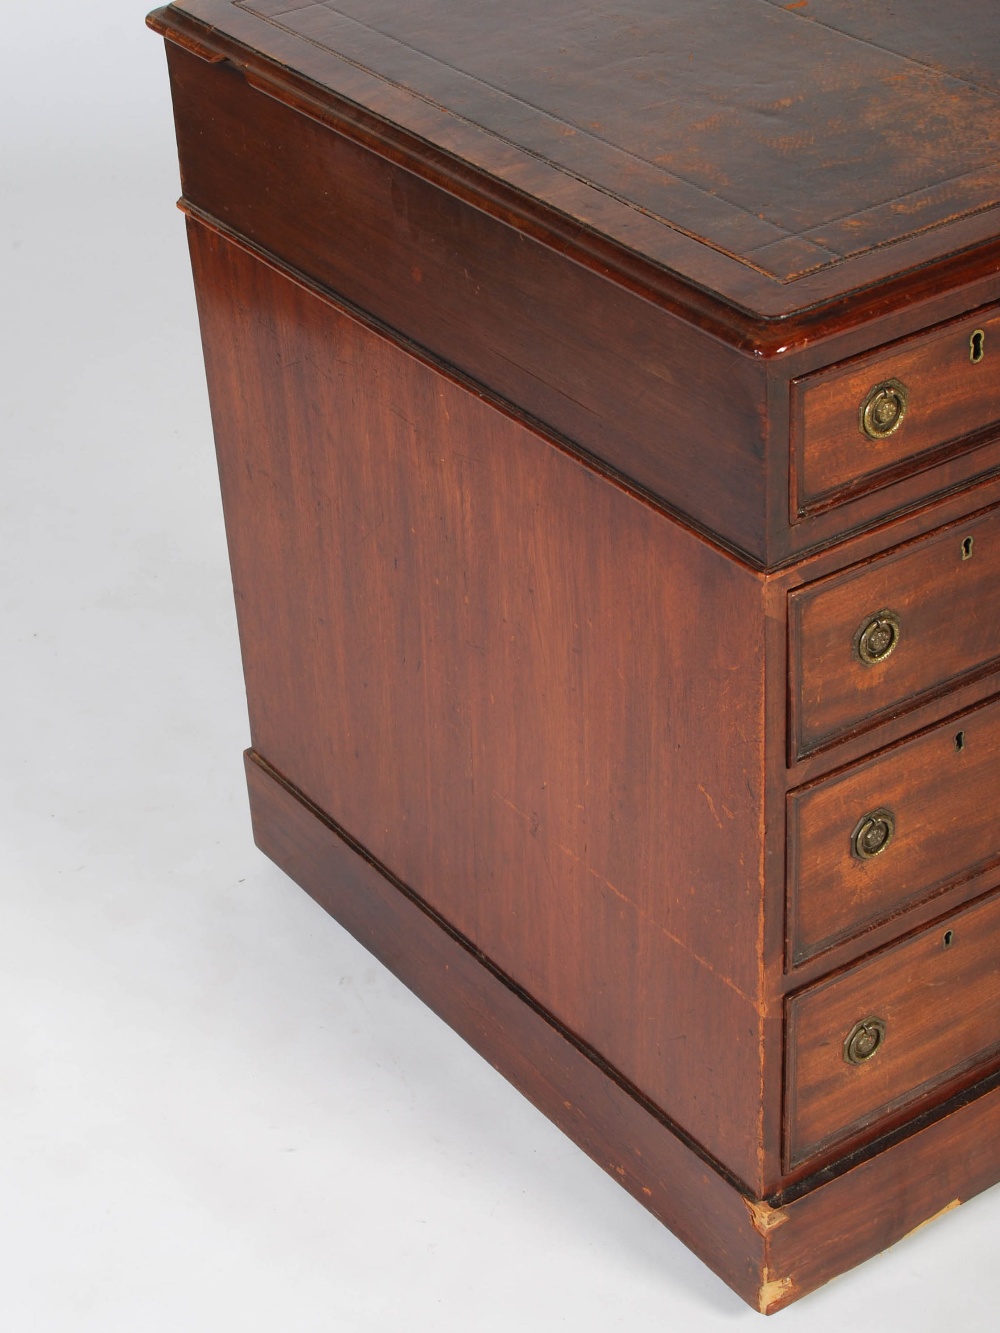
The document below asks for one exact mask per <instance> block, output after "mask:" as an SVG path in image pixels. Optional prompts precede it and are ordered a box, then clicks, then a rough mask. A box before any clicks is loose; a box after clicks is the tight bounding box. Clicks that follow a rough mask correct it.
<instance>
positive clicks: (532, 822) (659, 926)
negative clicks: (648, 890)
mask: <svg viewBox="0 0 1000 1333" xmlns="http://www.w3.org/2000/svg"><path fill="white" fill-rule="evenodd" d="M706 794H707V793H706ZM493 795H494V796H495V797H496V799H497V800H498V801H502V802H503V804H504V805H505V806H507V808H508V810H512V811H513V812H514V814H515V815H517V816H518V818H519V819H523V820H524V821H525V823H526V824H527V825H528V827H529V829H530V830H531V836H532V837H533V838H536V839H537V838H538V834H539V831H540V830H541V827H542V826H541V824H540V822H539V820H538V816H537V815H534V814H531V813H529V811H527V810H521V809H520V808H519V807H518V806H516V805H515V804H514V802H513V801H511V800H508V799H507V797H506V796H502V795H501V794H500V792H498V791H497V790H496V789H495V788H494V791H493ZM709 799H711V798H709ZM719 827H720V828H721V827H722V825H721V824H720V825H719ZM552 846H553V847H555V848H556V849H557V851H560V852H562V853H563V854H564V855H565V856H568V857H569V859H570V860H571V861H573V862H575V864H576V865H578V866H581V867H582V869H584V870H585V871H586V872H587V874H588V875H592V876H593V877H594V879H596V880H598V882H599V883H601V884H603V885H604V887H605V888H606V889H610V891H611V892H612V893H613V894H614V895H615V897H616V898H619V899H620V900H621V901H622V902H623V903H626V904H627V905H628V906H629V907H631V908H632V910H633V911H634V912H635V913H636V915H637V916H638V917H639V919H640V921H644V922H647V923H648V924H649V925H651V926H653V927H654V928H655V929H656V930H658V931H659V932H660V933H661V934H662V935H666V937H667V939H668V940H670V941H672V943H674V944H676V945H678V946H679V947H680V948H681V949H683V950H684V952H685V953H687V954H689V955H690V956H691V957H692V958H693V959H694V960H695V962H696V963H699V964H700V965H701V966H702V967H703V968H705V970H706V971H707V972H711V974H712V976H713V977H716V978H718V980H719V981H721V982H722V983H723V984H724V985H726V986H728V987H729V989H730V990H731V991H735V992H736V994H737V995H738V996H739V997H740V999H741V1000H746V1002H747V1004H750V1005H754V1006H755V1007H756V1001H754V1000H752V999H751V998H750V996H749V995H746V994H744V992H743V991H741V990H740V988H739V986H737V985H736V983H735V982H734V981H732V980H730V978H729V977H727V976H726V974H725V973H724V972H720V971H719V970H718V968H716V967H713V966H712V964H711V963H710V962H709V961H708V959H707V958H702V956H701V955H700V954H697V953H695V951H694V950H693V949H692V948H691V946H690V945H689V944H688V943H687V941H686V940H682V939H681V938H680V936H679V935H675V934H674V933H673V931H671V930H668V929H667V927H666V926H665V925H664V924H663V923H662V921H657V919H656V917H654V916H651V915H650V913H649V912H647V911H645V910H644V909H643V908H642V907H640V906H639V904H638V903H637V902H634V901H633V900H632V899H631V898H630V897H629V896H628V894H627V893H623V892H622V891H621V889H619V888H618V887H617V885H615V884H612V883H611V881H610V880H609V879H607V878H606V877H605V876H604V875H602V874H601V873H600V872H599V871H597V870H595V869H594V867H593V866H592V865H590V864H588V862H586V861H585V860H584V859H583V858H582V857H580V856H577V854H576V852H574V851H573V849H572V848H571V847H564V846H563V844H562V843H561V842H552ZM542 857H543V860H544V861H545V868H546V870H547V871H548V872H549V878H550V879H551V880H552V887H553V891H554V892H556V893H558V888H557V886H556V882H555V878H554V876H553V875H552V867H551V866H550V865H549V862H548V858H547V857H546V856H545V854H544V852H543V853H542Z"/></svg>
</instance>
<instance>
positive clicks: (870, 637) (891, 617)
mask: <svg viewBox="0 0 1000 1333" xmlns="http://www.w3.org/2000/svg"><path fill="white" fill-rule="evenodd" d="M901 632H902V626H901V625H900V623H899V616H897V615H896V613H895V611H878V612H876V613H875V615H873V616H868V617H867V619H866V620H864V621H863V622H862V624H861V627H860V629H859V630H858V632H857V634H855V636H854V651H855V654H856V655H857V656H858V658H860V660H861V661H862V662H864V664H865V666H876V665H877V664H878V663H879V662H884V661H885V659H886V658H887V657H888V656H889V654H890V653H891V652H892V651H893V650H894V648H895V647H896V644H897V643H899V636H900V633H901Z"/></svg>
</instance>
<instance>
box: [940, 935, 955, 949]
mask: <svg viewBox="0 0 1000 1333" xmlns="http://www.w3.org/2000/svg"><path fill="white" fill-rule="evenodd" d="M941 943H942V944H943V945H944V947H945V948H946V949H950V948H951V946H952V945H953V944H954V943H955V932H954V931H953V930H946V931H945V932H944V939H943V940H942V941H941Z"/></svg>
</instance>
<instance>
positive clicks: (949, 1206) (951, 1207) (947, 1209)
mask: <svg viewBox="0 0 1000 1333" xmlns="http://www.w3.org/2000/svg"><path fill="white" fill-rule="evenodd" d="M961 1203H962V1200H961V1199H952V1201H951V1203H946V1204H945V1206H944V1207H943V1208H942V1209H940V1211H938V1212H936V1213H934V1214H933V1216H931V1217H925V1218H924V1220H923V1221H922V1222H918V1223H917V1225H916V1226H915V1227H914V1228H913V1230H912V1231H908V1232H907V1233H906V1235H905V1236H903V1240H908V1239H909V1237H910V1236H915V1235H916V1234H917V1232H918V1231H923V1229H924V1227H929V1226H930V1224H931V1223H932V1222H936V1221H937V1220H938V1218H939V1217H944V1215H945V1213H953V1212H954V1211H955V1209H956V1208H958V1207H960V1206H961Z"/></svg>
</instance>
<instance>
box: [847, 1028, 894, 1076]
mask: <svg viewBox="0 0 1000 1333" xmlns="http://www.w3.org/2000/svg"><path fill="white" fill-rule="evenodd" d="M884 1042H885V1022H884V1021H883V1020H882V1019H881V1018H865V1019H863V1020H862V1021H861V1022H860V1023H855V1024H854V1027H852V1028H851V1030H850V1032H849V1033H848V1034H847V1040H846V1041H845V1042H844V1059H845V1060H846V1061H847V1063H848V1064H849V1065H863V1064H865V1063H866V1062H867V1061H868V1060H871V1059H872V1057H873V1056H875V1055H877V1054H878V1052H879V1051H880V1050H881V1049H882V1046H883V1044H884Z"/></svg>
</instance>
